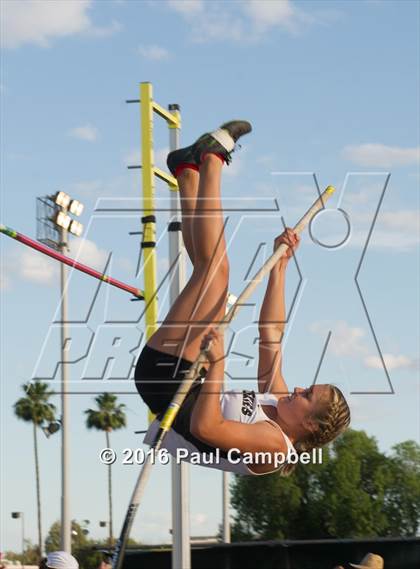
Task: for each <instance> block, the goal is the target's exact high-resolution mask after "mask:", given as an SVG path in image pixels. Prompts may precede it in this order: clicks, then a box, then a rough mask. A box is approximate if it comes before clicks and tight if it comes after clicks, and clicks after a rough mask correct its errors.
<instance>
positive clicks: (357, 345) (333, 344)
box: [309, 320, 367, 356]
mask: <svg viewBox="0 0 420 569" xmlns="http://www.w3.org/2000/svg"><path fill="white" fill-rule="evenodd" d="M309 330H310V331H311V332H314V333H316V334H320V335H321V336H322V337H323V338H326V336H327V334H328V332H329V331H330V330H331V332H332V334H331V338H330V342H329V345H328V349H329V350H331V351H332V353H333V354H334V355H335V356H357V355H360V354H366V350H367V348H366V346H365V345H364V344H363V342H362V338H364V336H365V335H366V332H365V331H364V330H363V329H362V328H358V327H352V326H349V324H347V322H345V321H344V320H337V321H335V322H327V321H323V322H313V323H312V324H310V325H309Z"/></svg>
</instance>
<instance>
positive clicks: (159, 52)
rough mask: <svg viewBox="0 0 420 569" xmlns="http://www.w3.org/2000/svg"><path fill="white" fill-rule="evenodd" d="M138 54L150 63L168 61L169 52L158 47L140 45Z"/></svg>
mask: <svg viewBox="0 0 420 569" xmlns="http://www.w3.org/2000/svg"><path fill="white" fill-rule="evenodd" d="M138 53H139V55H140V56H141V57H143V58H144V59H148V60H150V61H163V60H165V59H169V51H168V50H167V49H165V48H164V47H162V46H160V45H141V46H139V48H138Z"/></svg>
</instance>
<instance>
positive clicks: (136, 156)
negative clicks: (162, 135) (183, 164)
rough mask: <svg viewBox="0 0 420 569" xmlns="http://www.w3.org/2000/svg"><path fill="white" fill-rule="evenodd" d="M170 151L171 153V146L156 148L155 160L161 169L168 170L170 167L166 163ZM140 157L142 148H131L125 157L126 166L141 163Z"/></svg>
mask: <svg viewBox="0 0 420 569" xmlns="http://www.w3.org/2000/svg"><path fill="white" fill-rule="evenodd" d="M168 153H169V148H167V147H165V148H158V149H157V150H155V152H154V162H155V166H156V167H157V168H160V169H161V170H165V171H167V170H168V167H167V165H166V158H167V157H168ZM140 157H141V150H140V148H133V150H130V151H129V152H127V154H125V156H124V157H123V162H124V164H125V165H126V166H135V165H138V164H139V162H140Z"/></svg>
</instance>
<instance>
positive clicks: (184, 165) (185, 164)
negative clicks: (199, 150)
mask: <svg viewBox="0 0 420 569" xmlns="http://www.w3.org/2000/svg"><path fill="white" fill-rule="evenodd" d="M186 168H189V169H190V170H195V171H196V172H198V166H197V164H191V163H189V162H181V164H178V166H177V167H176V168H175V178H177V177H178V176H179V175H180V174H181V172H182V171H183V170H185V169H186Z"/></svg>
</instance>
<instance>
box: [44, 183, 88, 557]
mask: <svg viewBox="0 0 420 569" xmlns="http://www.w3.org/2000/svg"><path fill="white" fill-rule="evenodd" d="M46 200H47V201H48V202H49V203H51V204H52V217H50V218H49V220H48V221H49V222H51V223H52V224H53V225H54V226H55V228H56V229H57V231H58V242H56V246H57V249H58V250H59V251H60V253H62V254H63V255H64V254H65V253H66V252H67V250H68V236H69V233H71V234H73V235H76V236H77V237H80V235H81V234H82V231H83V225H82V224H81V223H79V222H78V221H76V220H75V219H73V218H72V217H71V216H70V215H69V214H73V215H76V216H79V215H81V213H82V212H83V204H82V203H80V202H79V201H78V200H74V199H72V198H71V197H70V196H69V195H67V194H66V193H65V192H57V193H56V194H55V195H53V196H48V197H47V198H46ZM60 291H61V419H60V423H61V536H60V548H61V550H62V551H66V552H67V553H71V535H72V532H71V515H70V499H69V488H70V485H69V462H70V460H69V434H70V428H69V424H70V423H69V398H68V393H67V389H68V377H69V373H68V357H67V339H68V327H67V321H68V316H67V314H68V298H67V265H65V264H64V263H60Z"/></svg>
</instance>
